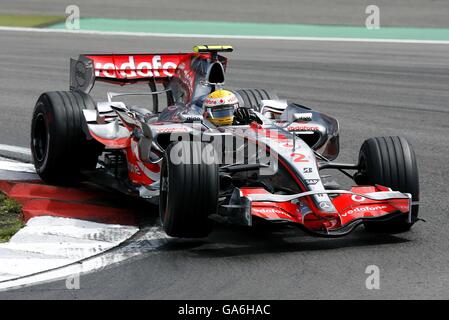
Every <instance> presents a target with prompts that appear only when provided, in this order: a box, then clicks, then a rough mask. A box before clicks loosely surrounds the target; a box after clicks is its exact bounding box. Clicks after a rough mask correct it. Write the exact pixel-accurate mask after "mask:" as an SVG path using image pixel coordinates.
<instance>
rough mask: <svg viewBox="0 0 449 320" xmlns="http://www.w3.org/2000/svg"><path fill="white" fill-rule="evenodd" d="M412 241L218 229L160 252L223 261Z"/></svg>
mask: <svg viewBox="0 0 449 320" xmlns="http://www.w3.org/2000/svg"><path fill="white" fill-rule="evenodd" d="M409 241H410V240H408V239H405V238H403V237H401V236H400V235H389V234H376V233H368V232H366V231H365V230H364V229H363V227H359V228H358V229H357V230H355V231H354V232H353V233H351V234H350V235H347V236H345V237H342V238H317V237H313V236H310V235H308V234H306V233H304V232H303V231H301V230H300V229H298V228H296V227H290V228H285V227H284V228H279V227H276V226H275V227H273V228H270V227H266V226H265V227H262V228H254V229H251V228H242V227H235V226H227V225H218V226H217V227H216V229H215V231H214V232H213V233H212V234H211V235H210V236H209V237H208V238H205V239H201V240H194V239H190V240H186V239H172V241H168V242H167V243H166V244H165V245H164V246H162V247H161V248H159V250H163V251H178V250H180V251H186V252H188V253H191V254H192V255H193V257H198V258H204V257H208V258H214V257H216V258H223V257H234V256H246V255H255V254H270V253H286V252H305V251H318V250H337V249H342V248H355V247H368V246H378V245H384V244H400V243H405V242H409Z"/></svg>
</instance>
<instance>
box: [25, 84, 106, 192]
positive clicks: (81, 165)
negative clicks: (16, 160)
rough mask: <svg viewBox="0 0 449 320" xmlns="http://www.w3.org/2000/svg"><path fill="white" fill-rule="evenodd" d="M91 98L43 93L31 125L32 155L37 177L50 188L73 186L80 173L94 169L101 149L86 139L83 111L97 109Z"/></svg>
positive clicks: (85, 95)
mask: <svg viewBox="0 0 449 320" xmlns="http://www.w3.org/2000/svg"><path fill="white" fill-rule="evenodd" d="M94 108H95V102H94V101H93V100H92V98H91V97H90V96H89V95H88V94H86V93H84V92H80V91H54V92H46V93H43V94H42V95H41V96H40V97H39V99H38V100H37V102H36V106H35V108H34V112H33V118H32V122H31V152H32V157H33V161H34V165H35V168H36V172H37V174H38V175H39V176H40V177H41V179H42V180H43V181H45V182H47V183H50V184H70V183H73V182H77V181H79V180H80V178H81V174H80V171H81V170H84V169H87V170H89V169H95V166H96V164H97V161H98V156H99V155H100V153H101V152H102V149H103V148H102V145H101V144H100V143H99V142H97V141H95V140H92V139H90V140H89V139H88V138H87V136H86V133H85V132H87V125H86V122H85V119H84V115H83V109H94Z"/></svg>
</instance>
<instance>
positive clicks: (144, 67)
mask: <svg viewBox="0 0 449 320" xmlns="http://www.w3.org/2000/svg"><path fill="white" fill-rule="evenodd" d="M194 51H195V52H191V53H161V54H159V53H155V54H83V55H80V56H79V58H78V59H77V60H76V59H70V90H81V91H84V92H90V90H91V89H92V87H93V86H94V83H95V81H106V82H110V83H115V84H119V85H125V84H130V83H134V82H137V81H148V82H150V83H154V82H155V81H162V82H166V81H167V80H168V78H171V77H172V76H174V75H175V72H176V70H177V69H178V67H180V66H182V69H183V70H184V71H189V70H190V69H191V68H190V62H191V60H192V58H193V57H197V58H200V59H205V60H220V62H221V63H222V64H223V65H224V66H226V61H227V59H226V58H225V57H223V56H219V55H217V52H230V51H232V47H231V46H196V47H194ZM164 80H165V81H164Z"/></svg>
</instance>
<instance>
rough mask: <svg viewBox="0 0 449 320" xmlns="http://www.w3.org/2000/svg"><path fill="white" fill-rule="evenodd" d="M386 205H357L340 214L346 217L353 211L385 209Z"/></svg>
mask: <svg viewBox="0 0 449 320" xmlns="http://www.w3.org/2000/svg"><path fill="white" fill-rule="evenodd" d="M387 208H388V207H387V206H366V207H357V208H354V209H352V210H348V211H346V212H345V213H343V214H342V215H341V216H342V217H346V216H348V215H351V214H353V213H358V212H367V211H379V210H385V209H387Z"/></svg>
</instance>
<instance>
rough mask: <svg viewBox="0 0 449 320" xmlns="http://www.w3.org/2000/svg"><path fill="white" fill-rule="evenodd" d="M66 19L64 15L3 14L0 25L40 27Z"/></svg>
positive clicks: (0, 17) (0, 15) (0, 16)
mask: <svg viewBox="0 0 449 320" xmlns="http://www.w3.org/2000/svg"><path fill="white" fill-rule="evenodd" d="M63 21H65V17H64V16H35V15H2V14H0V26H4V27H39V26H47V25H51V24H55V23H59V22H63Z"/></svg>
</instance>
